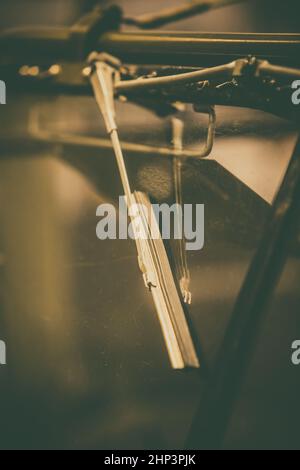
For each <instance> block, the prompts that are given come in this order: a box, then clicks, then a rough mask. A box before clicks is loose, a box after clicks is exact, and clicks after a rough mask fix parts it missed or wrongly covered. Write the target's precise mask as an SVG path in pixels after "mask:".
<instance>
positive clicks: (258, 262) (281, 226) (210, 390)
mask: <svg viewBox="0 0 300 470" xmlns="http://www.w3.org/2000/svg"><path fill="white" fill-rule="evenodd" d="M299 210H300V139H299V140H298V143H297V145H296V148H295V151H294V154H293V156H292V159H291V161H290V164H289V167H288V169H287V172H286V175H285V177H284V180H283V183H282V185H281V187H280V190H279V192H278V195H277V198H276V201H275V203H274V206H273V211H272V216H271V219H270V221H269V224H268V227H267V229H266V231H265V234H264V236H263V238H262V241H261V243H260V245H259V248H258V250H257V253H256V255H255V257H254V259H253V261H252V264H251V267H250V270H249V272H248V275H247V277H246V279H245V282H244V284H243V287H242V289H241V291H240V294H239V296H238V299H237V301H236V304H235V307H234V311H233V314H232V318H231V321H230V323H229V326H228V329H227V333H226V335H225V338H224V342H223V344H222V346H221V348H220V352H219V356H218V359H217V361H216V368H215V371H214V373H213V375H212V377H211V379H210V381H209V383H208V385H207V388H206V389H205V391H204V394H203V396H202V399H201V406H200V409H199V412H198V415H197V417H196V419H195V421H194V424H193V426H192V430H191V433H190V438H189V442H188V447H189V448H193V449H194V448H200V449H216V448H220V447H221V445H222V442H223V439H224V436H225V433H226V430H227V427H228V423H229V419H230V416H231V414H232V411H233V408H234V405H235V401H236V399H237V397H238V394H239V392H240V389H241V385H242V382H243V378H244V375H245V372H246V370H247V368H248V365H249V362H250V359H251V355H252V352H253V344H254V341H255V338H256V336H257V333H258V331H259V325H260V322H261V320H262V317H263V314H264V312H265V309H266V305H267V302H268V300H269V299H270V297H271V295H272V293H273V291H274V289H275V286H276V284H277V281H278V280H279V277H280V275H281V273H282V269H283V267H284V264H285V262H286V260H287V257H288V254H289V247H290V242H291V241H292V240H293V239H294V237H295V236H297V232H298V225H299Z"/></svg>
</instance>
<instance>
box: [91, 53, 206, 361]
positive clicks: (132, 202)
mask: <svg viewBox="0 0 300 470" xmlns="http://www.w3.org/2000/svg"><path fill="white" fill-rule="evenodd" d="M105 58H107V56H106V55H103V54H100V55H98V54H96V55H92V56H91V58H90V62H91V65H92V67H91V75H90V80H91V84H92V87H93V90H94V94H95V98H96V101H97V104H98V107H99V109H100V111H101V114H102V116H103V118H104V121H105V125H106V129H107V132H108V134H109V135H110V137H111V141H112V145H113V148H114V152H115V156H116V160H117V164H118V168H119V172H120V176H121V180H122V184H123V189H124V193H125V196H126V202H127V205H128V208H129V214H130V213H131V210H130V209H131V208H132V207H134V206H135V208H136V209H137V211H138V216H139V220H140V221H141V222H142V227H143V236H142V237H140V236H139V235H140V234H138V233H135V237H134V238H135V240H136V245H137V251H138V260H139V266H140V269H141V271H142V273H143V277H144V282H145V284H146V286H147V288H148V289H149V290H150V291H151V293H152V296H153V300H154V304H155V307H156V311H157V315H158V318H159V321H160V324H161V328H162V332H163V335H164V339H165V342H166V347H167V351H168V354H169V358H170V362H171V364H172V367H173V368H174V369H183V368H185V367H195V368H198V367H199V365H200V364H199V359H198V357H197V353H196V350H195V346H194V343H193V339H192V336H191V333H190V330H189V327H188V323H187V320H186V317H185V313H184V310H183V306H182V304H181V300H180V297H179V293H178V291H177V288H176V284H175V281H174V277H173V273H172V270H171V267H170V264H169V260H168V256H167V253H166V250H165V247H164V243H163V240H162V238H161V236H160V233H159V228H158V224H157V221H156V219H155V215H154V213H153V209H152V205H151V203H150V200H149V198H148V196H147V195H146V194H144V193H140V192H135V193H132V191H131V187H130V183H129V178H128V174H127V170H126V165H125V161H124V157H123V153H122V148H121V144H120V140H119V136H118V127H117V124H116V120H115V107H114V79H115V75H116V70H115V68H114V67H113V66H114V65H117V64H116V63H115V62H114V63H113V64H109V63H107V61H106V60H104V59H105ZM110 60H113V61H114V59H110ZM112 65H113V66H112ZM132 227H133V229H134V227H135V225H134V224H132Z"/></svg>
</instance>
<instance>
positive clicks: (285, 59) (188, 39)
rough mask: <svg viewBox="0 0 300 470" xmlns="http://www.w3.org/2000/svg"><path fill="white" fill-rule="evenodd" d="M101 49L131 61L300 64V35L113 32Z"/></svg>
mask: <svg viewBox="0 0 300 470" xmlns="http://www.w3.org/2000/svg"><path fill="white" fill-rule="evenodd" d="M98 49H99V50H105V51H106V52H108V53H111V54H113V55H116V56H117V57H119V59H121V60H122V61H123V62H125V63H132V64H145V63H147V64H150V63H152V64H157V65H169V64H171V65H178V66H184V65H189V66H195V67H198V66H199V67H205V66H212V65H216V64H220V63H224V62H225V61H232V60H234V59H237V58H239V57H246V56H248V55H253V56H255V57H257V58H258V59H261V58H263V59H268V60H273V61H276V62H278V63H280V65H287V64H293V65H299V63H300V34H245V33H230V34H229V33H178V32H174V33H170V32H161V31H160V32H159V33H158V32H111V33H106V34H104V35H103V36H102V37H101V38H100V40H99V43H98Z"/></svg>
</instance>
